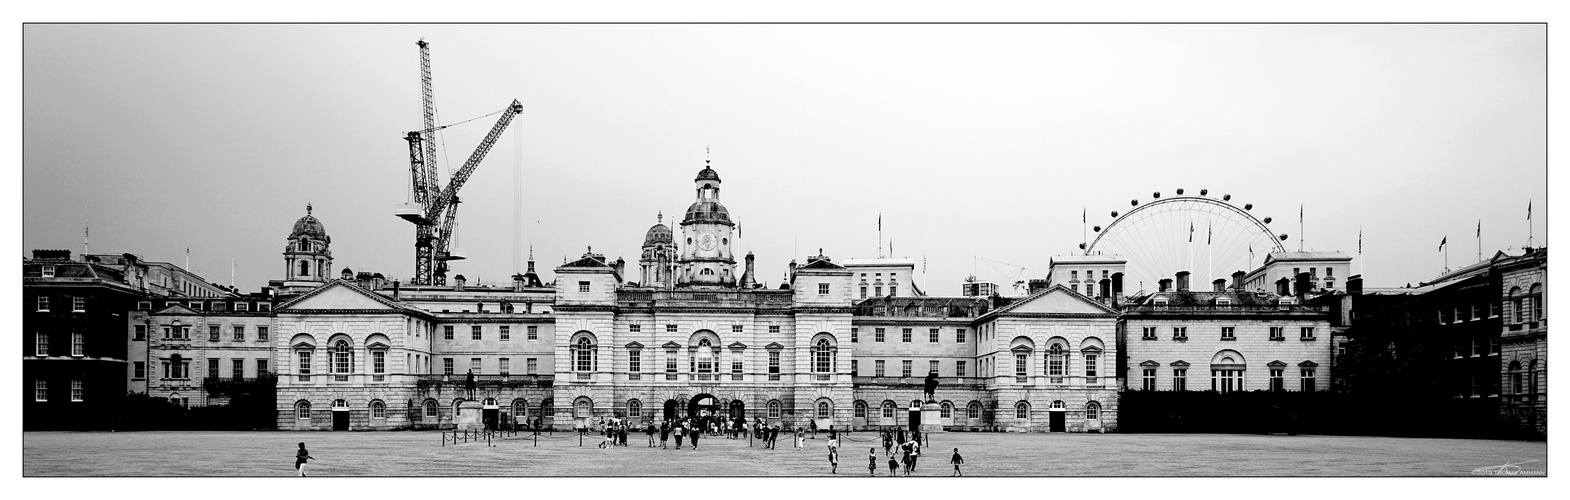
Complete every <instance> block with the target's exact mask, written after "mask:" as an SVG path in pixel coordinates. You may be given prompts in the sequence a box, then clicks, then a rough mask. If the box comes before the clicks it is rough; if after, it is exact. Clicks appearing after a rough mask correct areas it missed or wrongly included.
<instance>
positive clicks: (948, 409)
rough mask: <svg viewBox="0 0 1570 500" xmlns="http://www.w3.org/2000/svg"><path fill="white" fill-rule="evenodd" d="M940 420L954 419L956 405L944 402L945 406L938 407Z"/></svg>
mask: <svg viewBox="0 0 1570 500" xmlns="http://www.w3.org/2000/svg"><path fill="white" fill-rule="evenodd" d="M938 418H954V405H952V404H949V402H948V401H944V402H943V405H942V406H939V407H938Z"/></svg>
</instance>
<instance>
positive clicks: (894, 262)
mask: <svg viewBox="0 0 1570 500" xmlns="http://www.w3.org/2000/svg"><path fill="white" fill-rule="evenodd" d="M841 264H843V265H844V266H845V267H854V266H915V265H916V259H914V258H911V257H878V258H873V259H845V260H844V261H843V262H842V263H841Z"/></svg>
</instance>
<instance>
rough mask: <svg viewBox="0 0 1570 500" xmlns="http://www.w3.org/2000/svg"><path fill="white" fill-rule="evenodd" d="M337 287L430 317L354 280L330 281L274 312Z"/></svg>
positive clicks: (290, 300)
mask: <svg viewBox="0 0 1570 500" xmlns="http://www.w3.org/2000/svg"><path fill="white" fill-rule="evenodd" d="M336 287H343V288H348V289H350V290H353V291H355V292H357V293H359V294H361V295H364V296H366V297H369V298H371V299H372V300H375V301H376V302H379V303H381V304H382V305H385V306H387V307H390V308H393V309H396V310H399V311H404V312H409V313H414V314H420V315H425V316H429V315H430V313H429V312H426V311H425V310H423V309H419V308H416V307H411V306H408V305H405V304H404V303H402V302H400V301H398V300H397V299H391V298H388V297H387V296H385V295H382V294H379V293H376V292H373V291H370V290H367V289H365V288H363V287H361V286H360V285H357V284H355V282H354V281H353V280H346V279H335V280H332V281H329V282H327V283H325V284H323V285H322V286H319V287H316V288H315V289H312V290H311V291H308V292H305V293H302V294H300V295H296V296H294V297H293V298H290V299H289V300H287V301H284V303H282V304H278V305H277V306H276V307H274V308H273V310H274V311H278V310H286V309H288V308H290V307H292V306H294V305H295V304H298V303H300V301H303V300H307V299H309V298H311V297H315V296H317V295H321V294H322V292H325V291H327V290H330V289H333V288H336Z"/></svg>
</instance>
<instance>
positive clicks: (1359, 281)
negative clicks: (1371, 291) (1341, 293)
mask: <svg viewBox="0 0 1570 500" xmlns="http://www.w3.org/2000/svg"><path fill="white" fill-rule="evenodd" d="M1346 293H1347V295H1362V294H1363V275H1361V274H1354V275H1352V277H1350V278H1347V279H1346Z"/></svg>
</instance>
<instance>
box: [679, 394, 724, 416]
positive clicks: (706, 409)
mask: <svg viewBox="0 0 1570 500" xmlns="http://www.w3.org/2000/svg"><path fill="white" fill-rule="evenodd" d="M719 414H720V400H719V399H718V398H715V397H714V396H713V395H709V394H699V395H697V396H693V397H692V399H688V400H687V416H690V417H711V416H716V415H719Z"/></svg>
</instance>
